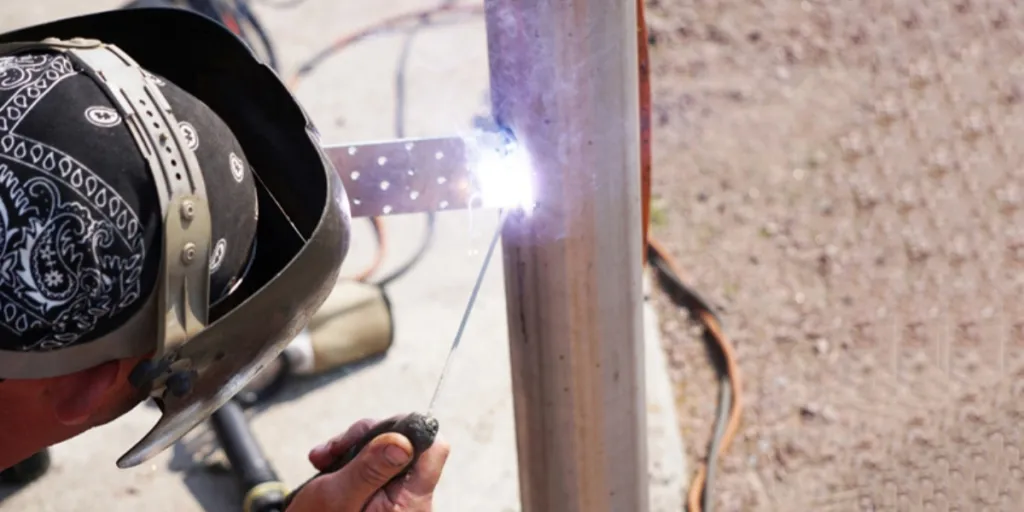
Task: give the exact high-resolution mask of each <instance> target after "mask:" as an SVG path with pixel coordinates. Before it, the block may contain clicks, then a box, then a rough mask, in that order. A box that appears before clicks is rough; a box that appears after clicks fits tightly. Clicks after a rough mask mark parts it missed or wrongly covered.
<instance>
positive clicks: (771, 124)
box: [648, 0, 1024, 511]
mask: <svg viewBox="0 0 1024 512" xmlns="http://www.w3.org/2000/svg"><path fill="white" fill-rule="evenodd" d="M1015 3H1016V2H1011V1H995V0H990V1H977V0H951V1H949V2H938V1H936V2H924V1H923V0H917V1H901V0H874V1H869V0H844V1H834V0H833V1H803V2H801V1H796V0H689V1H682V0H648V6H649V7H648V9H649V12H648V17H649V18H650V19H649V24H650V28H651V42H652V44H653V47H652V50H651V51H652V55H651V57H652V61H653V68H652V69H653V72H654V80H655V82H654V102H655V105H654V107H655V113H654V120H655V124H654V129H655V132H654V137H655V142H654V143H655V147H654V152H655V155H654V156H655V161H654V166H655V167H654V172H655V194H656V202H655V210H654V221H655V224H656V227H655V231H654V233H655V235H656V236H657V237H659V238H660V239H661V240H662V241H663V242H664V243H665V244H666V245H667V246H668V247H670V249H671V250H672V252H673V253H674V255H675V256H676V258H678V259H679V262H680V263H681V265H682V266H683V267H684V268H686V269H687V271H688V272H689V274H690V275H689V278H690V280H691V282H692V284H693V285H694V286H695V288H696V289H698V290H699V291H700V292H701V293H702V294H704V295H705V296H707V298H709V299H711V301H712V302H713V303H714V304H715V305H717V306H718V307H719V308H720V311H721V313H722V315H723V319H724V322H725V327H726V329H727V332H728V333H729V334H730V335H731V337H732V338H733V340H734V342H735V344H736V345H737V351H738V353H739V364H740V366H741V368H742V371H743V377H744V386H745V391H744V396H743V398H744V400H745V402H746V404H747V406H746V409H745V411H744V413H745V416H744V420H743V426H742V429H741V431H740V434H739V435H738V436H737V439H736V443H735V444H734V446H733V447H732V448H731V449H730V452H729V454H728V455H727V457H726V458H725V460H724V462H723V465H722V466H721V475H720V478H719V480H718V482H717V484H716V488H715V489H714V491H713V492H714V494H715V496H716V502H717V504H718V505H717V507H716V510H718V511H748V510H751V511H752V510H756V511H762V510H766V511H768V510H771V511H774V510H779V511H811V510H814V511H817V510H823V511H825V510H829V511H830V510H835V511H846V510H936V511H938V510H960V511H982V510H1004V511H1020V510H1024V458H1022V454H1021V450H1022V449H1024V427H1022V425H1024V400H1022V395H1024V300H1018V299H1019V297H1021V291H1022V288H1024V273H1022V272H1021V271H1022V269H1024V222H1022V221H1024V182H1022V178H1024V145H1022V141H1024V89H1022V87H1024V82H1022V74H1024V30H1022V29H1024V10H1022V9H1021V8H1019V7H1017V6H1015V5H1014V4H1015ZM662 309H663V323H664V330H665V331H666V333H667V336H666V349H667V351H668V352H669V355H670V359H671V361H672V364H673V371H674V379H675V382H676V385H677V390H678V399H679V402H680V407H681V408H680V415H681V417H682V420H681V422H682V425H681V428H682V429H683V432H684V435H685V437H686V439H687V445H688V446H690V447H691V451H692V452H693V453H691V454H690V455H691V456H692V457H694V458H695V459H696V458H698V457H702V456H703V455H704V454H705V452H706V448H705V447H706V445H707V441H708V439H709V438H710V433H711V424H712V420H713V418H714V416H715V401H716V399H717V395H718V389H717V387H716V385H715V380H714V374H713V370H712V368H711V366H710V365H709V360H708V358H707V356H706V350H705V348H704V347H703V345H702V344H701V341H700V340H701V339H700V336H699V331H698V330H695V327H694V325H693V324H692V322H690V320H689V319H688V318H687V317H686V315H684V314H682V313H679V312H676V311H673V310H672V309H671V308H670V307H668V306H667V305H663V308H662Z"/></svg>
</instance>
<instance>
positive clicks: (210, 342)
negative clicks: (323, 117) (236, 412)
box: [0, 8, 351, 467]
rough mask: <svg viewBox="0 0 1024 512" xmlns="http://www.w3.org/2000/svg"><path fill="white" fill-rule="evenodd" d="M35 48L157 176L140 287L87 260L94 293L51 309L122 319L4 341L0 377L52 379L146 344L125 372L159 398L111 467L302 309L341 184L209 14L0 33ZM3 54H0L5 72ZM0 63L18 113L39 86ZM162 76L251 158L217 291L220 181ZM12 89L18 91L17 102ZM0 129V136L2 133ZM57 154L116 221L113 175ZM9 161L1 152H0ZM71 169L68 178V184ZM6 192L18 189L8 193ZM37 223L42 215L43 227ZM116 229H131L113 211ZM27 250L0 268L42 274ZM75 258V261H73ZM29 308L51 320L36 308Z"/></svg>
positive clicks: (141, 13)
mask: <svg viewBox="0 0 1024 512" xmlns="http://www.w3.org/2000/svg"><path fill="white" fill-rule="evenodd" d="M40 49H45V50H46V51H52V52H56V53H59V54H60V55H63V56H64V57H66V59H67V60H68V61H69V62H73V63H74V66H75V69H76V70H79V71H80V73H82V74H86V75H88V76H89V77H90V78H92V79H93V82H95V83H96V84H98V85H99V86H100V87H99V88H100V89H102V90H103V92H104V93H105V94H106V96H107V98H108V99H109V100H110V101H109V104H110V105H112V106H113V108H112V109H108V110H107V111H103V110H93V111H92V112H91V113H90V112H89V111H87V112H86V114H85V115H86V117H90V122H93V124H100V125H102V124H103V123H105V122H107V121H110V120H111V119H120V120H121V122H122V123H123V125H124V126H125V127H127V128H128V129H129V131H130V133H131V136H132V137H133V138H134V140H135V142H136V148H137V150H138V152H139V153H141V155H142V157H143V159H144V160H145V165H143V166H141V167H142V168H143V169H148V172H149V173H151V178H152V183H153V184H154V185H153V186H154V187H155V189H156V193H155V194H154V195H153V197H155V198H158V199H159V200H158V203H159V208H158V209H156V206H153V208H154V209H156V211H157V213H158V214H159V217H156V219H157V221H156V222H155V224H156V226H155V228H154V230H155V232H156V234H155V235H153V236H154V237H155V240H156V243H154V244H153V245H152V249H153V250H151V251H150V252H158V253H159V254H158V257H157V258H156V259H155V261H158V264H156V265H155V267H156V270H155V271H154V274H155V279H154V283H155V284H154V286H153V287H152V288H151V291H149V292H145V290H144V291H143V292H142V293H139V294H138V296H133V295H132V294H131V293H127V292H125V288H124V287H125V286H131V285H132V284H133V283H134V282H136V281H137V280H139V279H142V278H141V277H140V275H141V274H140V273H139V272H135V273H122V274H120V276H119V278H118V279H115V280H111V279H110V276H109V275H106V276H104V275H103V273H102V272H95V270H96V269H95V268H92V269H86V270H91V271H94V272H93V278H92V281H90V283H92V284H91V285H90V286H92V288H90V290H92V294H91V295H88V298H89V300H87V301H86V304H85V305H84V306H83V305H82V304H79V305H78V307H77V309H76V312H75V315H72V316H71V317H62V318H56V319H53V318H50V319H49V320H51V321H52V322H55V323H61V324H60V325H61V326H62V329H63V330H61V332H63V333H65V334H67V333H68V332H70V331H68V329H67V325H65V323H66V322H72V323H73V322H84V321H90V319H91V320H96V317H98V316H102V314H103V313H104V311H109V310H113V309H118V308H120V309H128V308H129V306H131V307H132V308H134V309H135V312H134V314H133V315H132V316H131V318H129V319H128V320H126V321H124V322H120V324H119V325H118V326H116V327H113V328H111V329H110V331H109V332H107V333H104V334H103V335H102V336H99V337H96V338H94V339H90V340H88V341H87V342H75V340H74V337H73V336H72V337H70V338H67V337H66V338H64V339H63V341H62V340H61V339H57V340H54V339H52V338H53V337H52V336H50V338H51V339H49V340H48V341H49V344H46V343H43V344H36V345H34V346H32V347H29V348H27V349H26V348H22V349H19V350H11V349H7V350H0V379H35V378H48V377H54V376H59V375H67V374H71V373H74V372H77V371H81V370H84V369H88V368H91V367H94V366H97V365H99V364H103V363H106V362H109V361H112V360H117V359H127V358H139V357H142V358H145V359H144V362H143V363H142V364H140V365H139V366H138V367H137V368H135V371H134V372H133V373H132V376H131V380H132V384H133V385H135V386H136V387H138V388H139V389H141V390H143V391H144V392H146V393H148V394H149V396H151V397H152V398H153V399H154V401H155V402H156V403H157V405H158V406H159V407H160V409H161V411H162V416H161V418H160V420H159V421H158V423H157V424H156V425H155V426H154V427H153V429H152V430H151V431H150V432H149V433H148V434H147V435H146V436H145V437H144V438H143V439H142V440H141V441H140V442H139V443H138V444H136V445H135V446H134V447H133V448H131V449H130V450H129V451H128V452H127V453H126V454H125V455H124V456H123V457H122V458H121V459H120V460H119V461H118V465H119V466H121V467H131V466H135V465H137V464H139V463H141V462H143V461H145V460H147V459H148V458H149V457H151V456H152V455H154V454H156V453H158V452H160V451H162V450H163V449H165V448H167V447H169V446H170V445H171V444H173V443H174V442H175V441H177V440H178V439H179V438H180V437H181V436H183V435H184V434H186V433H187V432H188V431H189V430H191V429H192V428H193V427H195V426H196V425H197V424H199V423H200V422H202V421H203V420H205V419H206V418H207V417H208V416H209V415H210V414H212V413H213V412H214V411H215V410H216V409H218V408H219V407H220V406H221V405H223V404H224V403H225V402H226V401H227V400H229V399H230V398H231V397H232V396H233V395H235V394H236V393H237V392H238V391H239V390H240V389H241V388H242V387H243V386H244V385H245V384H246V383H247V382H248V381H249V380H250V379H251V378H252V377H254V376H255V375H256V374H257V373H258V372H259V371H260V370H261V369H262V368H263V367H264V366H265V365H267V364H268V363H269V362H271V361H272V360H273V359H274V358H275V357H276V356H277V355H278V354H279V353H280V352H281V350H283V348H284V347H285V346H286V345H287V344H288V342H289V341H290V340H291V339H292V338H294V336H295V335H296V334H297V333H298V332H299V331H300V330H301V329H302V328H303V327H304V326H305V325H306V324H307V322H308V321H309V319H310V318H311V316H312V314H313V313H314V312H315V311H316V310H317V308H318V307H319V306H320V305H321V304H322V303H323V301H324V300H325V299H326V297H327V295H328V294H329V292H330V291H331V289H332V287H333V285H334V283H335V280H336V278H337V273H338V270H339V268H340V266H341V263H342V261H343V259H344V257H345V255H346V253H347V251H348V244H349V234H350V225H351V212H350V210H349V203H348V198H347V196H346V193H345V190H344V187H343V185H342V183H341V182H340V181H339V178H338V176H337V174H336V172H335V171H334V168H333V167H332V165H331V163H330V162H329V160H328V158H327V157H326V156H325V154H324V152H323V150H322V148H321V145H320V141H319V135H318V134H317V132H316V131H315V129H314V128H313V127H312V126H311V124H310V121H309V118H308V116H307V115H306V114H305V112H304V111H303V110H302V109H301V107H300V106H299V105H298V103H297V102H296V100H295V98H294V97H293V96H292V95H291V94H290V92H289V91H288V90H287V89H286V87H285V86H284V85H283V84H282V82H281V81H280V80H279V78H278V77H277V75H276V74H275V73H274V72H273V71H272V70H271V69H270V68H268V67H267V66H266V65H264V64H263V63H262V62H260V61H259V60H258V59H257V58H256V57H255V56H254V55H253V54H252V53H251V51H250V50H249V49H248V47H247V46H246V44H245V43H244V42H243V41H242V40H240V39H239V38H238V37H236V36H235V35H234V34H232V33H231V32H229V31H228V30H226V29H225V28H223V27H222V26H220V25H218V24H217V23H215V22H214V21H211V20H209V19H208V18H206V17H204V16H201V15H198V14H195V13H191V12H188V11H186V10H181V9H173V8H152V9H132V10H120V11H110V12H102V13H96V14H90V15H84V16H80V17H75V18H68V19H63V20H59V21H55V22H51V23H46V24H42V25H38V26H33V27H29V28H24V29H20V30H17V31H14V32H9V33H5V34H0V58H11V57H13V58H17V56H18V55H19V54H24V53H25V52H31V51H39V50H40ZM3 66H4V65H3V64H0V71H3ZM59 71H60V70H59V69H57V70H56V71H54V70H53V69H45V70H42V71H40V73H41V74H40V75H39V76H42V77H49V79H51V80H57V79H59V78H60V77H59V76H58V75H59ZM2 74H3V73H0V75H2ZM0 78H5V80H0V91H3V90H7V91H15V92H14V93H12V94H13V95H10V96H9V97H10V98H14V99H11V100H10V101H11V102H12V103H8V104H6V105H3V106H0V108H2V109H8V108H12V109H14V110H10V111H9V112H13V113H17V112H22V113H23V112H24V111H25V110H26V108H27V107H26V105H29V104H31V103H32V102H33V101H36V100H37V99H38V98H37V96H39V95H40V90H41V89H40V88H39V87H36V88H35V89H33V88H32V86H31V84H29V85H26V86H25V87H24V88H21V89H16V90H15V89H14V88H15V87H16V86H20V85H23V84H18V83H16V82H17V80H14V79H12V78H11V77H10V76H8V77H2V76H0ZM8 79H10V80H13V81H10V80H8ZM161 79H166V81H168V82H172V83H173V84H175V85H176V86H177V88H180V89H181V90H184V91H186V92H187V93H188V95H191V97H194V98H197V99H198V100H200V101H201V102H202V103H203V104H205V105H206V106H208V107H209V109H210V110H212V111H213V112H215V113H216V114H217V116H218V117H219V118H220V119H221V120H222V121H223V123H224V124H226V126H227V128H229V129H230V133H231V134H232V135H233V137H234V139H235V140H236V141H237V143H238V144H239V145H240V147H241V151H243V152H244V154H245V159H246V163H247V165H248V172H249V174H246V175H245V176H251V178H252V182H253V184H254V185H253V186H254V188H255V200H254V201H253V202H252V203H251V204H252V205H253V208H255V209H257V210H258V212H254V213H256V215H253V218H254V219H255V220H254V227H253V230H254V232H255V238H254V240H255V242H254V243H253V245H252V246H251V247H250V248H249V251H248V252H247V253H246V254H247V256H246V261H245V264H244V268H245V270H244V272H243V273H241V274H240V275H239V276H236V278H234V279H232V281H231V283H230V286H229V287H228V289H227V291H222V290H219V289H216V290H215V289H212V288H211V276H212V275H213V270H212V269H213V268H214V265H213V264H207V262H208V261H211V260H210V259H211V257H216V252H217V251H218V250H219V249H220V248H219V247H215V244H214V243H213V241H212V237H211V229H212V228H211V224H212V221H211V218H212V217H216V215H212V214H211V209H212V208H211V204H212V201H211V197H213V196H214V195H216V194H215V192H217V190H214V189H212V188H211V186H212V185H215V186H218V187H219V186H220V185H218V184H217V183H213V182H212V180H211V179H209V176H208V175H207V173H205V172H204V169H203V168H202V167H203V164H202V162H201V161H200V159H199V158H197V156H196V155H197V154H198V153H200V150H198V149H196V148H195V144H194V143H193V142H194V141H192V140H189V133H188V131H187V130H183V129H180V126H181V125H180V123H179V120H178V119H176V117H175V114H176V113H177V112H176V111H175V109H174V108H171V105H172V103H173V102H169V101H168V97H169V93H168V94H165V93H163V92H162V90H161V86H162V85H163V84H161V83H160V82H161ZM5 87H6V89H5ZM18 94H23V96H22V97H20V102H21V103H18V101H19V99H18V97H16V96H17V95H18ZM33 94H34V96H33ZM19 109H20V110H19ZM5 112H8V111H6V110H5ZM5 115H6V114H4V113H0V125H2V126H0V132H2V133H0V137H3V136H7V137H8V138H11V137H13V136H11V135H10V134H12V133H14V132H15V131H16V130H14V129H13V126H14V125H13V124H10V123H8V121H11V119H7V118H5V117H4V116H5ZM12 115H13V114H12ZM12 119H13V118H12ZM15 135H16V134H15ZM11 140H14V139H11ZM2 142H3V141H0V149H3V147H5V146H4V144H3V143H2ZM37 146H38V147H39V148H41V149H39V150H38V154H36V153H34V151H36V147H37ZM13 147H14V146H13V145H12V148H13ZM47 147H48V146H46V145H45V144H37V145H36V146H32V147H31V148H29V149H27V150H26V151H27V152H25V153H24V155H22V156H23V160H24V164H25V165H27V166H32V165H37V166H43V165H44V163H39V162H44V161H45V159H46V158H47V155H49V154H51V153H46V151H48V149H47ZM50 149H51V150H52V149H53V148H50ZM12 151H14V150H13V149H12ZM4 156H5V155H0V157H4ZM64 160H71V159H70V158H65V159H64ZM64 160H61V159H60V158H58V161H57V162H58V163H59V164H60V165H57V164H53V162H51V164H52V165H51V166H50V169H49V170H47V172H50V173H52V175H53V176H54V178H53V180H51V181H53V183H57V182H58V181H59V182H60V183H59V184H62V186H67V187H70V188H67V189H65V192H66V195H73V194H78V196H76V197H78V198H79V199H81V200H80V201H77V203H76V204H79V206H81V204H85V203H88V205H89V207H92V208H99V207H103V208H106V209H107V210H106V212H107V214H109V217H110V218H111V219H114V220H112V221H111V222H112V223H113V224H118V223H119V222H120V220H118V219H123V218H125V217H119V216H118V215H119V214H117V212H115V211H114V210H115V209H114V206H113V203H114V201H113V200H111V197H112V196H107V197H105V198H104V199H100V198H99V194H100V193H101V192H102V191H104V190H105V189H104V186H106V185H108V184H109V183H105V182H104V181H103V180H101V179H98V178H96V176H90V175H88V173H84V174H83V173H81V172H78V171H79V170H80V169H78V168H77V167H74V165H73V162H72V163H69V164H68V165H67V168H66V169H65V168H64V167H62V165H63V162H64ZM236 160H237V161H236ZM4 161H5V158H0V163H2V162H4ZM33 162H35V163H33ZM231 166H232V172H233V173H235V171H237V173H235V178H236V179H239V181H241V178H242V176H243V175H242V174H241V167H243V165H242V163H241V159H240V158H237V159H236V158H235V155H234V154H232V160H231ZM38 170H39V172H43V171H44V170H45V169H42V167H39V169H38ZM76 173H77V174H76ZM204 175H206V176H205V177H204ZM58 178H60V179H58ZM61 179H62V180H63V181H60V180H61ZM76 179H77V180H79V182H77V183H75V180H76ZM89 180H92V181H91V182H90V181H89ZM90 187H91V189H90ZM72 189H74V190H72ZM90 194H91V195H90ZM14 199H15V200H16V199H17V198H14ZM6 200H7V202H8V203H11V202H16V201H12V198H11V197H10V196H9V195H8V196H6ZM101 203H102V204H101ZM69 204H70V203H69ZM257 205H258V206H257ZM121 206H122V207H123V206H124V205H121ZM10 209H11V208H8V210H10ZM0 210H2V209H0ZM217 210H218V211H219V210H220V207H219V206H218V207H217ZM0 213H3V212H2V211H0ZM122 213H123V209H122ZM213 213H217V212H213ZM96 215H99V214H96ZM94 216H95V215H94ZM160 219H162V220H163V222H162V223H161V222H159V220H160ZM0 220H6V217H5V218H4V219H0ZM129 221H130V219H129ZM33 222H34V223H35V224H33V225H35V226H36V227H37V228H38V227H40V226H42V224H41V223H40V222H38V221H33ZM99 225H100V224H99V223H95V222H94V223H89V224H88V225H83V226H84V227H82V229H93V228H96V229H98V228H97V226H99ZM114 228H124V229H128V228H125V225H121V224H118V225H117V226H114ZM5 229H6V226H5ZM136 229H142V228H140V227H138V226H136ZM8 231H9V230H8ZM78 233H79V234H81V231H79V232H78ZM90 233H92V232H91V231H90ZM111 233H112V234H110V235H109V236H108V237H107V238H104V237H101V236H98V235H97V237H96V240H97V241H96V243H97V244H102V243H107V244H112V243H115V242H116V240H115V241H113V242H112V241H110V240H112V239H111V238H110V236H113V237H116V236H118V235H119V234H121V235H123V234H124V232H123V231H118V230H117V229H112V230H111ZM54 236H59V235H54ZM122 242H123V240H122ZM0 249H3V248H0ZM32 249H39V247H38V246H37V247H35V248H32V247H28V248H22V252H23V253H24V254H28V252H26V251H30V250H32ZM24 254H23V255H24ZM33 254H34V253H33ZM49 256H50V255H49V254H45V255H43V256H41V257H49ZM115 256H116V255H115ZM115 256H111V257H110V258H111V259H109V260H108V259H104V261H102V262H94V263H95V264H96V265H112V264H115V263H116V264H118V265H121V267H119V268H127V267H125V266H126V265H130V262H128V263H126V260H122V259H114V258H115ZM32 257H35V256H32ZM116 257H119V256H116ZM25 258H29V256H25ZM105 258H106V257H105ZM4 261H6V260H4ZM33 261H35V260H33ZM39 261H42V260H39ZM47 261H49V260H47ZM26 262H28V260H27V259H23V260H18V261H14V262H13V263H12V264H11V265H12V268H11V269H5V268H0V272H7V271H11V272H15V273H17V272H23V273H22V274H19V275H18V276H16V277H18V279H20V281H19V282H21V284H22V285H24V283H25V282H30V281H31V282H35V281H36V280H39V279H44V278H45V279H49V277H47V276H48V275H49V274H45V273H44V274H39V273H36V274H32V272H37V271H39V272H42V270H39V269H40V268H42V267H39V268H36V267H33V266H32V265H31V264H30V263H31V262H28V263H26ZM135 263H136V267H138V264H137V263H138V262H135ZM77 264H78V265H79V266H81V265H82V260H81V259H79V260H77ZM18 265H23V266H24V267H26V268H21V267H18ZM2 266H3V263H0V267H2ZM27 267H31V268H27ZM19 269H20V270H19ZM136 269H137V268H136ZM79 270H81V269H79ZM81 271H82V272H84V271H85V270H81ZM24 272H28V273H27V274H26V273H24ZM19 276H20V277H19ZM50 277H52V280H51V281H46V283H48V284H49V285H53V286H57V285H58V284H59V281H60V279H58V278H59V277H60V276H59V275H58V274H56V273H55V274H53V275H52V276H50ZM18 279H15V280H14V281H18ZM12 282H13V281H12ZM40 282H42V281H40ZM79 284H81V283H79ZM83 286H84V285H83ZM218 286H219V285H218ZM104 287H106V288H104ZM118 287H120V288H118ZM101 289H107V290H114V291H116V292H117V293H114V292H111V293H113V294H114V299H115V300H113V301H111V300H110V297H109V296H105V295H103V294H102V293H100V292H98V291H97V290H101ZM0 291H2V290H0ZM33 293H35V292H33ZM0 295H2V294H0ZM101 295H103V296H101ZM34 297H35V298H36V299H38V300H37V304H36V305H38V302H39V301H41V300H42V299H41V298H40V297H42V296H41V295H39V294H38V293H37V295H35V296H34ZM43 298H45V297H43ZM104 301H106V302H104ZM117 301H121V302H117ZM0 302H2V304H0V316H3V315H4V314H6V313H8V312H11V313H17V312H18V311H19V310H18V308H17V306H18V304H14V306H12V305H11V301H10V300H9V298H8V297H4V298H3V299H2V300H0ZM49 304H50V305H53V304H57V302H53V301H51V302H50V303H49ZM8 309H9V310H10V311H7V310H8ZM44 309H45V308H44ZM39 311H42V310H39ZM48 311H50V312H52V311H53V309H52V308H51V309H50V310H48ZM23 313H26V314H30V313H33V311H28V310H27V309H26V311H23ZM36 313H38V311H36ZM89 315H93V316H92V317H90V316H89ZM37 317H38V318H37V320H38V319H39V318H41V319H43V320H47V317H46V315H45V314H44V313H38V314H37ZM12 318H13V317H12ZM26 318H28V320H27V322H28V323H27V324H25V325H22V327H25V326H31V325H34V326H36V327H39V326H40V325H43V326H44V327H45V325H44V324H46V322H42V324H41V323H40V322H39V321H33V320H32V317H31V315H29V316H28V317H26ZM83 319H84V320H83ZM0 320H2V318H0ZM33 322H35V323H33ZM30 324H31V325H30ZM5 325H6V324H5ZM76 325H78V324H76ZM79 326H80V325H79ZM8 327H9V325H8ZM3 328H4V326H0V330H2V329H3Z"/></svg>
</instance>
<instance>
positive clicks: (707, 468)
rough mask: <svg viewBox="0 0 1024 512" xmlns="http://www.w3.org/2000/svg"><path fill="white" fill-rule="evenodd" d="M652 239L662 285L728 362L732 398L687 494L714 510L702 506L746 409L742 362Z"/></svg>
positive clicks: (692, 503)
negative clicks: (698, 323)
mask: <svg viewBox="0 0 1024 512" xmlns="http://www.w3.org/2000/svg"><path fill="white" fill-rule="evenodd" d="M649 242H650V243H649V245H648V262H649V264H650V265H651V266H652V267H653V268H654V270H655V271H656V273H657V276H658V282H659V284H660V285H661V288H662V289H663V290H664V291H665V292H666V294H667V295H668V296H669V298H670V299H671V300H672V302H673V303H674V304H676V305H677V306H679V307H681V308H683V309H686V310H688V311H691V312H692V313H693V314H694V315H695V316H696V317H697V319H698V320H699V321H700V322H701V324H703V326H704V329H705V331H706V333H707V337H708V338H709V340H710V341H711V342H712V343H713V345H715V346H716V348H718V349H719V350H720V351H721V356H722V358H723V359H724V362H725V368H724V371H723V372H722V375H721V377H720V382H721V383H722V385H723V387H728V388H729V391H728V392H727V393H728V394H727V395H726V394H725V393H726V392H723V398H724V397H726V396H727V397H728V398H730V399H731V400H728V401H726V400H723V401H722V402H720V403H719V416H718V420H717V421H716V422H715V433H714V434H713V439H712V441H711V449H710V450H709V454H708V457H707V460H706V461H705V462H704V463H703V464H701V466H700V468H699V469H698V470H697V473H696V475H695V477H694V479H693V481H692V483H691V484H690V490H689V493H688V495H687V510H689V512H710V509H709V508H707V507H706V506H705V507H702V506H701V501H702V498H703V501H704V502H705V504H707V503H710V500H711V492H710V487H709V484H710V483H713V477H714V473H715V468H714V466H716V465H717V463H718V459H719V458H721V455H722V454H724V453H725V452H726V451H727V450H728V449H729V446H730V445H731V444H732V440H733V438H734V437H735V435H736V432H737V431H738V430H739V424H740V418H741V416H742V410H743V400H742V376H741V375H740V369H739V365H738V364H737V363H736V351H735V349H734V348H733V345H732V342H731V341H730V340H729V338H728V337H726V336H725V333H724V332H723V330H722V324H721V322H720V321H719V318H718V316H717V315H716V314H715V313H714V311H713V309H712V308H711V307H710V305H709V304H708V302H707V301H705V300H704V299H703V298H702V297H701V296H700V295H698V294H697V293H696V292H695V291H693V290H692V289H691V288H690V287H688V286H687V285H686V284H685V283H684V282H683V277H682V275H683V274H682V272H681V271H680V270H679V267H678V266H677V265H676V263H675V260H674V259H673V258H672V256H671V255H670V254H669V253H668V252H667V251H666V250H665V248H664V247H663V246H662V245H661V244H660V243H658V242H657V240H654V239H653V238H652V239H651V240H650V241H649ZM725 402H731V403H725ZM726 412H727V414H726ZM709 475H710V477H711V478H710V479H709Z"/></svg>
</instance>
